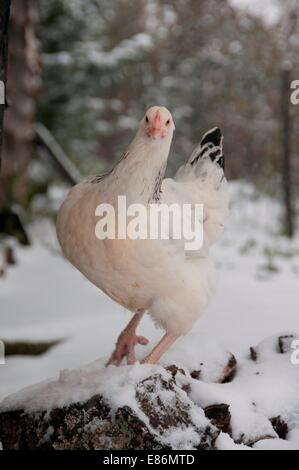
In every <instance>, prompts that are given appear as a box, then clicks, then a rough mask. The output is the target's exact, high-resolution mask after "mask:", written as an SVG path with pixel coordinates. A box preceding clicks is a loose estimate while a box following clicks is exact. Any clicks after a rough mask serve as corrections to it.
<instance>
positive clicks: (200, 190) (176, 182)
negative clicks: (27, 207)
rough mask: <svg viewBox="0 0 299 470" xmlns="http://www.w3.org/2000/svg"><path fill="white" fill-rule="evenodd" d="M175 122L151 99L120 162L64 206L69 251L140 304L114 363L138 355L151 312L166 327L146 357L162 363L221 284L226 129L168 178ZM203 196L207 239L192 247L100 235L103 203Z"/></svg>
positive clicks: (106, 284)
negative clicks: (217, 256) (217, 249)
mask: <svg viewBox="0 0 299 470" xmlns="http://www.w3.org/2000/svg"><path fill="white" fill-rule="evenodd" d="M174 129H175V126H174V122H173V119H172V115H171V113H170V112H169V111H168V110H167V109H166V108H164V107H157V106H154V107H151V108H150V109H149V110H148V111H147V112H146V114H145V116H144V117H143V119H142V120H141V122H140V125H139V128H138V131H137V134H136V136H135V138H134V139H133V141H132V142H131V144H130V145H129V147H128V149H127V151H126V152H125V153H124V154H123V157H122V158H121V159H120V161H119V162H118V163H117V165H116V166H115V167H114V168H113V169H112V170H111V171H110V172H109V173H107V174H105V175H100V176H94V177H91V178H88V179H87V180H85V181H83V182H81V183H79V184H77V185H76V186H75V187H73V188H72V189H71V191H70V192H69V194H68V195H67V197H66V199H65V201H64V202H63V204H62V206H61V209H60V211H59V214H58V220H57V235H58V239H59V242H60V244H61V247H62V250H63V253H64V255H65V256H66V258H67V259H68V260H69V261H70V262H71V263H72V264H73V265H74V266H75V267H76V268H77V269H78V270H79V271H81V273H83V274H84V276H86V277H87V278H88V279H89V280H90V281H91V282H92V283H93V284H95V285H96V286H97V287H99V288H100V289H102V290H103V291H104V292H105V293H106V294H107V295H109V296H110V297H111V298H112V299H114V300H115V301H116V302H118V303H119V304H120V305H122V306H124V307H125V308H126V309H128V310H130V311H131V312H134V315H133V317H132V319H131V321H130V323H129V324H128V326H127V327H126V328H125V330H124V331H123V332H122V333H121V334H120V336H119V338H118V340H117V343H116V347H115V350H114V352H113V353H112V356H111V358H110V360H109V361H108V364H114V365H120V363H121V362H122V359H123V358H124V357H126V358H127V362H128V364H133V363H134V362H135V353H134V347H135V345H136V344H143V345H146V344H147V343H148V341H147V339H146V338H144V337H143V336H138V335H137V334H136V328H137V326H138V324H139V322H140V319H141V317H142V315H143V314H144V313H145V312H148V313H149V314H150V316H151V318H152V319H153V321H154V322H155V324H156V325H157V326H159V327H160V328H162V329H164V330H165V335H164V336H163V338H162V340H161V341H160V342H159V343H158V344H157V345H156V346H155V347H154V349H153V350H152V352H151V353H150V354H149V355H148V356H147V357H146V358H145V359H144V360H143V361H142V362H145V363H151V364H154V363H156V362H158V361H159V359H160V358H161V356H162V355H163V354H164V352H165V351H166V350H167V349H168V348H169V347H170V346H171V345H172V343H173V342H174V341H175V340H176V338H177V337H179V336H181V335H185V334H186V333H187V332H188V331H189V330H190V329H191V328H192V326H193V324H194V322H195V321H196V320H197V319H198V318H199V317H200V316H201V315H202V313H203V312H204V310H205V308H206V306H207V304H208V300H209V298H210V296H211V293H212V292H213V290H214V287H215V277H216V276H215V270H214V265H213V262H212V260H211V259H210V256H209V247H210V246H211V245H212V244H213V243H215V242H216V240H217V239H218V238H219V236H220V235H221V233H222V231H223V228H224V222H225V219H226V216H227V213H228V190H227V182H226V179H225V177H224V173H223V167H224V157H223V153H222V135H221V132H220V130H219V129H218V128H215V129H212V130H210V131H209V132H208V133H206V134H205V135H204V137H203V139H202V140H201V143H200V144H199V146H198V147H197V148H196V149H195V150H194V152H193V153H192V155H191V157H190V158H189V160H188V161H187V163H186V164H185V165H184V166H182V167H181V168H180V169H179V170H178V172H177V174H176V176H175V178H174V179H170V178H166V179H163V178H164V173H165V169H166V164H167V159H168V154H169V150H170V145H171V141H172V137H173V132H174ZM119 195H123V196H126V199H127V204H132V203H140V204H143V205H145V206H146V207H149V205H150V204H152V203H156V204H162V203H164V204H173V203H177V204H185V203H188V204H193V205H194V204H200V203H201V204H203V206H204V218H203V232H204V246H203V248H202V249H200V250H198V251H196V252H192V253H189V252H186V251H185V249H184V243H182V241H180V240H174V239H171V237H170V238H169V239H168V240H152V239H146V240H144V239H139V240H138V239H137V240H133V239H128V238H126V239H118V238H116V239H102V240H99V239H98V238H97V237H96V235H95V224H96V217H95V210H96V207H97V206H98V205H99V204H101V203H107V204H111V205H112V206H113V207H115V208H116V207H117V201H118V196H119Z"/></svg>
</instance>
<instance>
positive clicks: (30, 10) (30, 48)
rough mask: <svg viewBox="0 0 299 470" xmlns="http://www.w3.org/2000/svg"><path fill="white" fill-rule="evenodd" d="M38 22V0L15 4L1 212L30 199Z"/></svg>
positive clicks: (10, 42)
mask: <svg viewBox="0 0 299 470" xmlns="http://www.w3.org/2000/svg"><path fill="white" fill-rule="evenodd" d="M2 3H3V0H1V4H2ZM4 3H7V2H4ZM37 21H38V11H37V1H36V0H23V1H22V2H13V3H12V6H11V19H10V25H9V57H8V83H7V97H8V103H9V108H8V110H7V112H6V113H5V123H4V139H3V159H2V179H1V183H0V211H1V210H3V209H4V208H7V207H10V206H11V203H12V202H17V203H19V204H21V205H25V204H26V201H27V192H28V187H27V184H26V169H27V166H28V163H29V161H30V159H31V156H32V145H33V139H34V134H35V133H34V121H35V97H36V96H37V93H38V92H39V90H40V57H39V53H38V48H37V40H36V36H35V29H36V24H37Z"/></svg>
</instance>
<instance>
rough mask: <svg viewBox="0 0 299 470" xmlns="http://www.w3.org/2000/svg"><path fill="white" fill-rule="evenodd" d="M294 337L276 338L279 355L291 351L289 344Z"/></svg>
mask: <svg viewBox="0 0 299 470" xmlns="http://www.w3.org/2000/svg"><path fill="white" fill-rule="evenodd" d="M294 339H295V336H294V335H285V336H279V338H278V348H279V352H280V354H286V353H288V352H290V351H291V344H292V342H293V341H294Z"/></svg>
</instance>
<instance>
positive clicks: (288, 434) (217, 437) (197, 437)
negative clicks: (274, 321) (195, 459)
mask: <svg viewBox="0 0 299 470" xmlns="http://www.w3.org/2000/svg"><path fill="white" fill-rule="evenodd" d="M298 337H299V335H298V334H296V333H294V334H290V333H287V334H283V335H280V336H278V335H276V336H273V337H271V338H268V339H266V340H264V341H262V342H261V343H260V344H258V345H257V346H255V347H254V348H251V359H250V358H246V359H245V358H244V359H243V360H240V361H239V362H240V367H239V368H238V370H237V361H236V359H235V357H234V355H233V354H231V353H228V352H227V350H226V349H225V348H217V349H216V350H214V349H213V350H211V351H210V350H209V351H205V350H203V346H202V344H203V342H201V346H200V348H201V349H200V351H199V353H198V351H197V350H196V344H198V341H196V339H194V340H193V341H194V342H193V344H192V348H190V344H189V342H188V344H187V348H186V351H187V353H186V354H184V349H183V346H184V344H183V342H181V346H180V349H179V350H178V351H179V352H178V351H176V354H177V355H178V360H179V361H178V363H176V362H175V361H173V362H170V360H169V361H167V362H168V363H166V364H165V365H164V367H162V366H158V365H157V366H149V365H140V364H138V363H137V364H135V365H134V366H122V367H119V368H116V367H113V366H111V367H108V368H103V362H102V361H95V362H94V363H92V364H89V365H87V366H85V367H83V368H82V369H77V370H73V371H72V370H64V371H62V372H61V373H60V375H59V377H58V378H57V379H52V380H49V381H46V382H44V383H42V384H38V385H36V386H33V387H28V388H27V389H24V390H22V391H21V392H18V393H16V394H14V395H12V396H10V397H7V398H6V399H5V400H4V401H3V402H2V403H1V404H0V441H2V445H3V448H4V449H5V450H6V449H8V450H9V449H24V450H27V449H48V450H60V449H61V450H70V449H74V450H89V449H91V450H92V449H111V450H119V449H122V450H133V449H134V450H142V449H143V450H155V449H156V450H159V449H178V450H193V449H199V450H206V449H214V448H223V447H234V448H244V446H247V447H252V448H274V447H275V445H279V447H283V448H288V447H292V446H293V447H294V446H295V447H296V445H297V443H296V442H297V441H298V439H296V438H294V436H295V435H296V433H298V435H299V413H298V411H299V409H298V390H299V374H298V370H299V369H298V368H297V367H295V366H294V365H293V364H292V363H291V361H290V353H291V350H290V344H291V341H292V339H293V338H298ZM193 346H194V347H193ZM208 346H209V345H208ZM209 353H210V357H209ZM197 354H198V355H197ZM236 372H237V373H236ZM265 391H266V392H265ZM265 393H266V394H267V395H265ZM292 441H294V442H292ZM219 446H220V447H219ZM297 447H298V448H299V445H297Z"/></svg>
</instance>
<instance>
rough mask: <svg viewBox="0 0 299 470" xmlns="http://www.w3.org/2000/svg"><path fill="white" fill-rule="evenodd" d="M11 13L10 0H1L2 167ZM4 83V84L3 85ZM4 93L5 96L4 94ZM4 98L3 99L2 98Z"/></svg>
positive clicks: (0, 107)
mask: <svg viewBox="0 0 299 470" xmlns="http://www.w3.org/2000/svg"><path fill="white" fill-rule="evenodd" d="M9 13H10V0H1V3H0V83H1V90H0V92H1V96H0V169H1V156H2V141H3V120H4V109H5V85H6V76H7V60H8V58H7V56H8V23H9ZM3 85H4V86H3ZM2 93H3V96H2ZM2 98H3V99H2Z"/></svg>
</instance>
